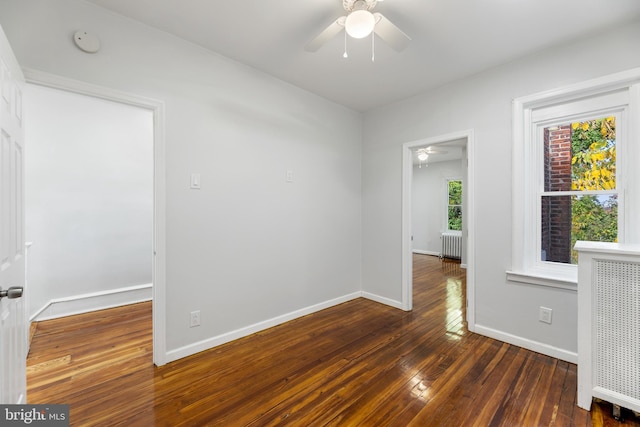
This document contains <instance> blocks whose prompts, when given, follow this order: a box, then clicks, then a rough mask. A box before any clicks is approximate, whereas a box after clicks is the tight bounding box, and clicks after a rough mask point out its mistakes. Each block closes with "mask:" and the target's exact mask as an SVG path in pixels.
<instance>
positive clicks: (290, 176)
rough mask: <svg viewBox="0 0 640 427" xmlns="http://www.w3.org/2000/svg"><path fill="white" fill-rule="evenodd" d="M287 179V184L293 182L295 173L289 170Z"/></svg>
mask: <svg viewBox="0 0 640 427" xmlns="http://www.w3.org/2000/svg"><path fill="white" fill-rule="evenodd" d="M285 179H286V180H287V182H293V171H292V170H288V171H287V174H286V177H285Z"/></svg>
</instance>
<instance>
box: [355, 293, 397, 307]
mask: <svg viewBox="0 0 640 427" xmlns="http://www.w3.org/2000/svg"><path fill="white" fill-rule="evenodd" d="M362 298H366V299H368V300H371V301H375V302H379V303H380V304H384V305H388V306H390V307H393V308H399V309H400V310H402V309H403V305H402V301H396V300H393V299H391V298H386V297H383V296H380V295H376V294H372V293H370V292H362Z"/></svg>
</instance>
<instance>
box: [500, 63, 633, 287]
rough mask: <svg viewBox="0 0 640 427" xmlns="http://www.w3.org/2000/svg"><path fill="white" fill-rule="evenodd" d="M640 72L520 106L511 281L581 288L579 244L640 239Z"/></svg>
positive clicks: (523, 100)
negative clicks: (636, 141)
mask: <svg viewBox="0 0 640 427" xmlns="http://www.w3.org/2000/svg"><path fill="white" fill-rule="evenodd" d="M639 81H640V70H633V71H632V72H629V73H621V74H619V75H613V76H609V77H605V78H602V79H598V80H594V81H591V82H586V83H583V84H579V85H575V86H573V87H570V88H564V89H559V90H555V91H552V92H549V93H543V94H538V95H533V96H530V97H524V98H519V99H517V100H515V101H514V140H513V152H514V156H513V159H514V163H513V194H512V200H513V211H512V212H513V219H512V231H513V236H512V238H513V240H512V246H513V247H512V253H513V257H512V269H511V270H510V271H508V272H507V278H508V280H510V281H517V282H525V283H532V284H540V285H545V286H554V287H562V288H567V289H576V282H577V267H576V263H577V256H576V254H575V253H574V251H573V246H574V244H575V242H576V241H577V240H592V241H608V242H616V241H620V242H622V241H639V240H638V239H639V237H640V224H638V221H633V218H635V217H637V216H638V215H639V214H638V209H639V208H640V185H637V184H636V183H637V182H640V181H639V179H640V173H639V172H636V171H635V169H636V168H633V167H630V166H632V165H634V164H638V163H639V162H640V149H639V148H638V144H633V143H631V142H630V140H631V138H630V137H631V136H635V135H638V136H636V137H635V139H638V137H640V126H639V125H638V123H639V122H640V120H638V119H639V118H638V114H639V113H638V109H637V108H638V107H637V106H636V105H638V104H640V87H639V86H638V85H637V83H638V82H639Z"/></svg>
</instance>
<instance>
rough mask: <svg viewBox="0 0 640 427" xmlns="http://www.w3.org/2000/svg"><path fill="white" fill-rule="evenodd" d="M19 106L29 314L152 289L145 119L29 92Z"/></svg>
mask: <svg viewBox="0 0 640 427" xmlns="http://www.w3.org/2000/svg"><path fill="white" fill-rule="evenodd" d="M24 104H25V113H26V117H27V119H28V123H29V126H28V127H27V132H26V159H27V161H26V167H25V180H26V188H25V192H26V195H25V207H26V239H27V241H30V242H32V243H33V246H31V248H30V249H29V262H28V268H29V271H28V281H29V283H28V289H29V295H30V299H29V306H30V315H31V316H33V315H35V314H37V313H39V314H41V316H40V317H39V318H45V317H51V316H59V315H64V314H69V310H71V312H72V313H73V312H76V311H84V310H89V309H96V308H102V307H104V305H111V304H113V303H115V301H112V300H111V299H110V298H111V295H114V293H115V292H116V291H118V290H122V288H129V287H132V286H135V285H145V284H150V283H151V281H152V279H151V267H152V266H151V251H152V240H151V236H152V220H153V117H152V113H151V112H150V111H147V110H143V109H140V108H135V107H131V106H128V105H123V104H117V103H114V102H109V101H104V100H100V99H96V98H90V97H87V96H82V95H77V94H72V93H68V92H63V91H59V90H54V89H49V88H44V87H41V86H35V85H27V88H26V91H25V95H24ZM96 293H97V294H100V295H101V296H102V301H99V300H100V298H99V297H97V296H94V297H92V298H86V296H87V295H88V294H96ZM131 293H132V294H136V295H137V292H131ZM146 293H147V294H148V295H151V290H150V289H147V292H146ZM117 298H118V299H120V298H122V296H121V295H119V296H118V297H117ZM58 300H65V301H67V300H73V301H74V303H73V304H69V303H67V302H65V303H63V302H62V301H58ZM52 302H53V304H51V303H52ZM80 307H82V308H80ZM45 308H46V310H43V309H45Z"/></svg>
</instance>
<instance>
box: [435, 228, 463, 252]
mask: <svg viewBox="0 0 640 427" xmlns="http://www.w3.org/2000/svg"><path fill="white" fill-rule="evenodd" d="M441 240H442V251H441V252H440V258H455V259H462V233H461V232H459V231H445V232H444V233H442V236H441Z"/></svg>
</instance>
